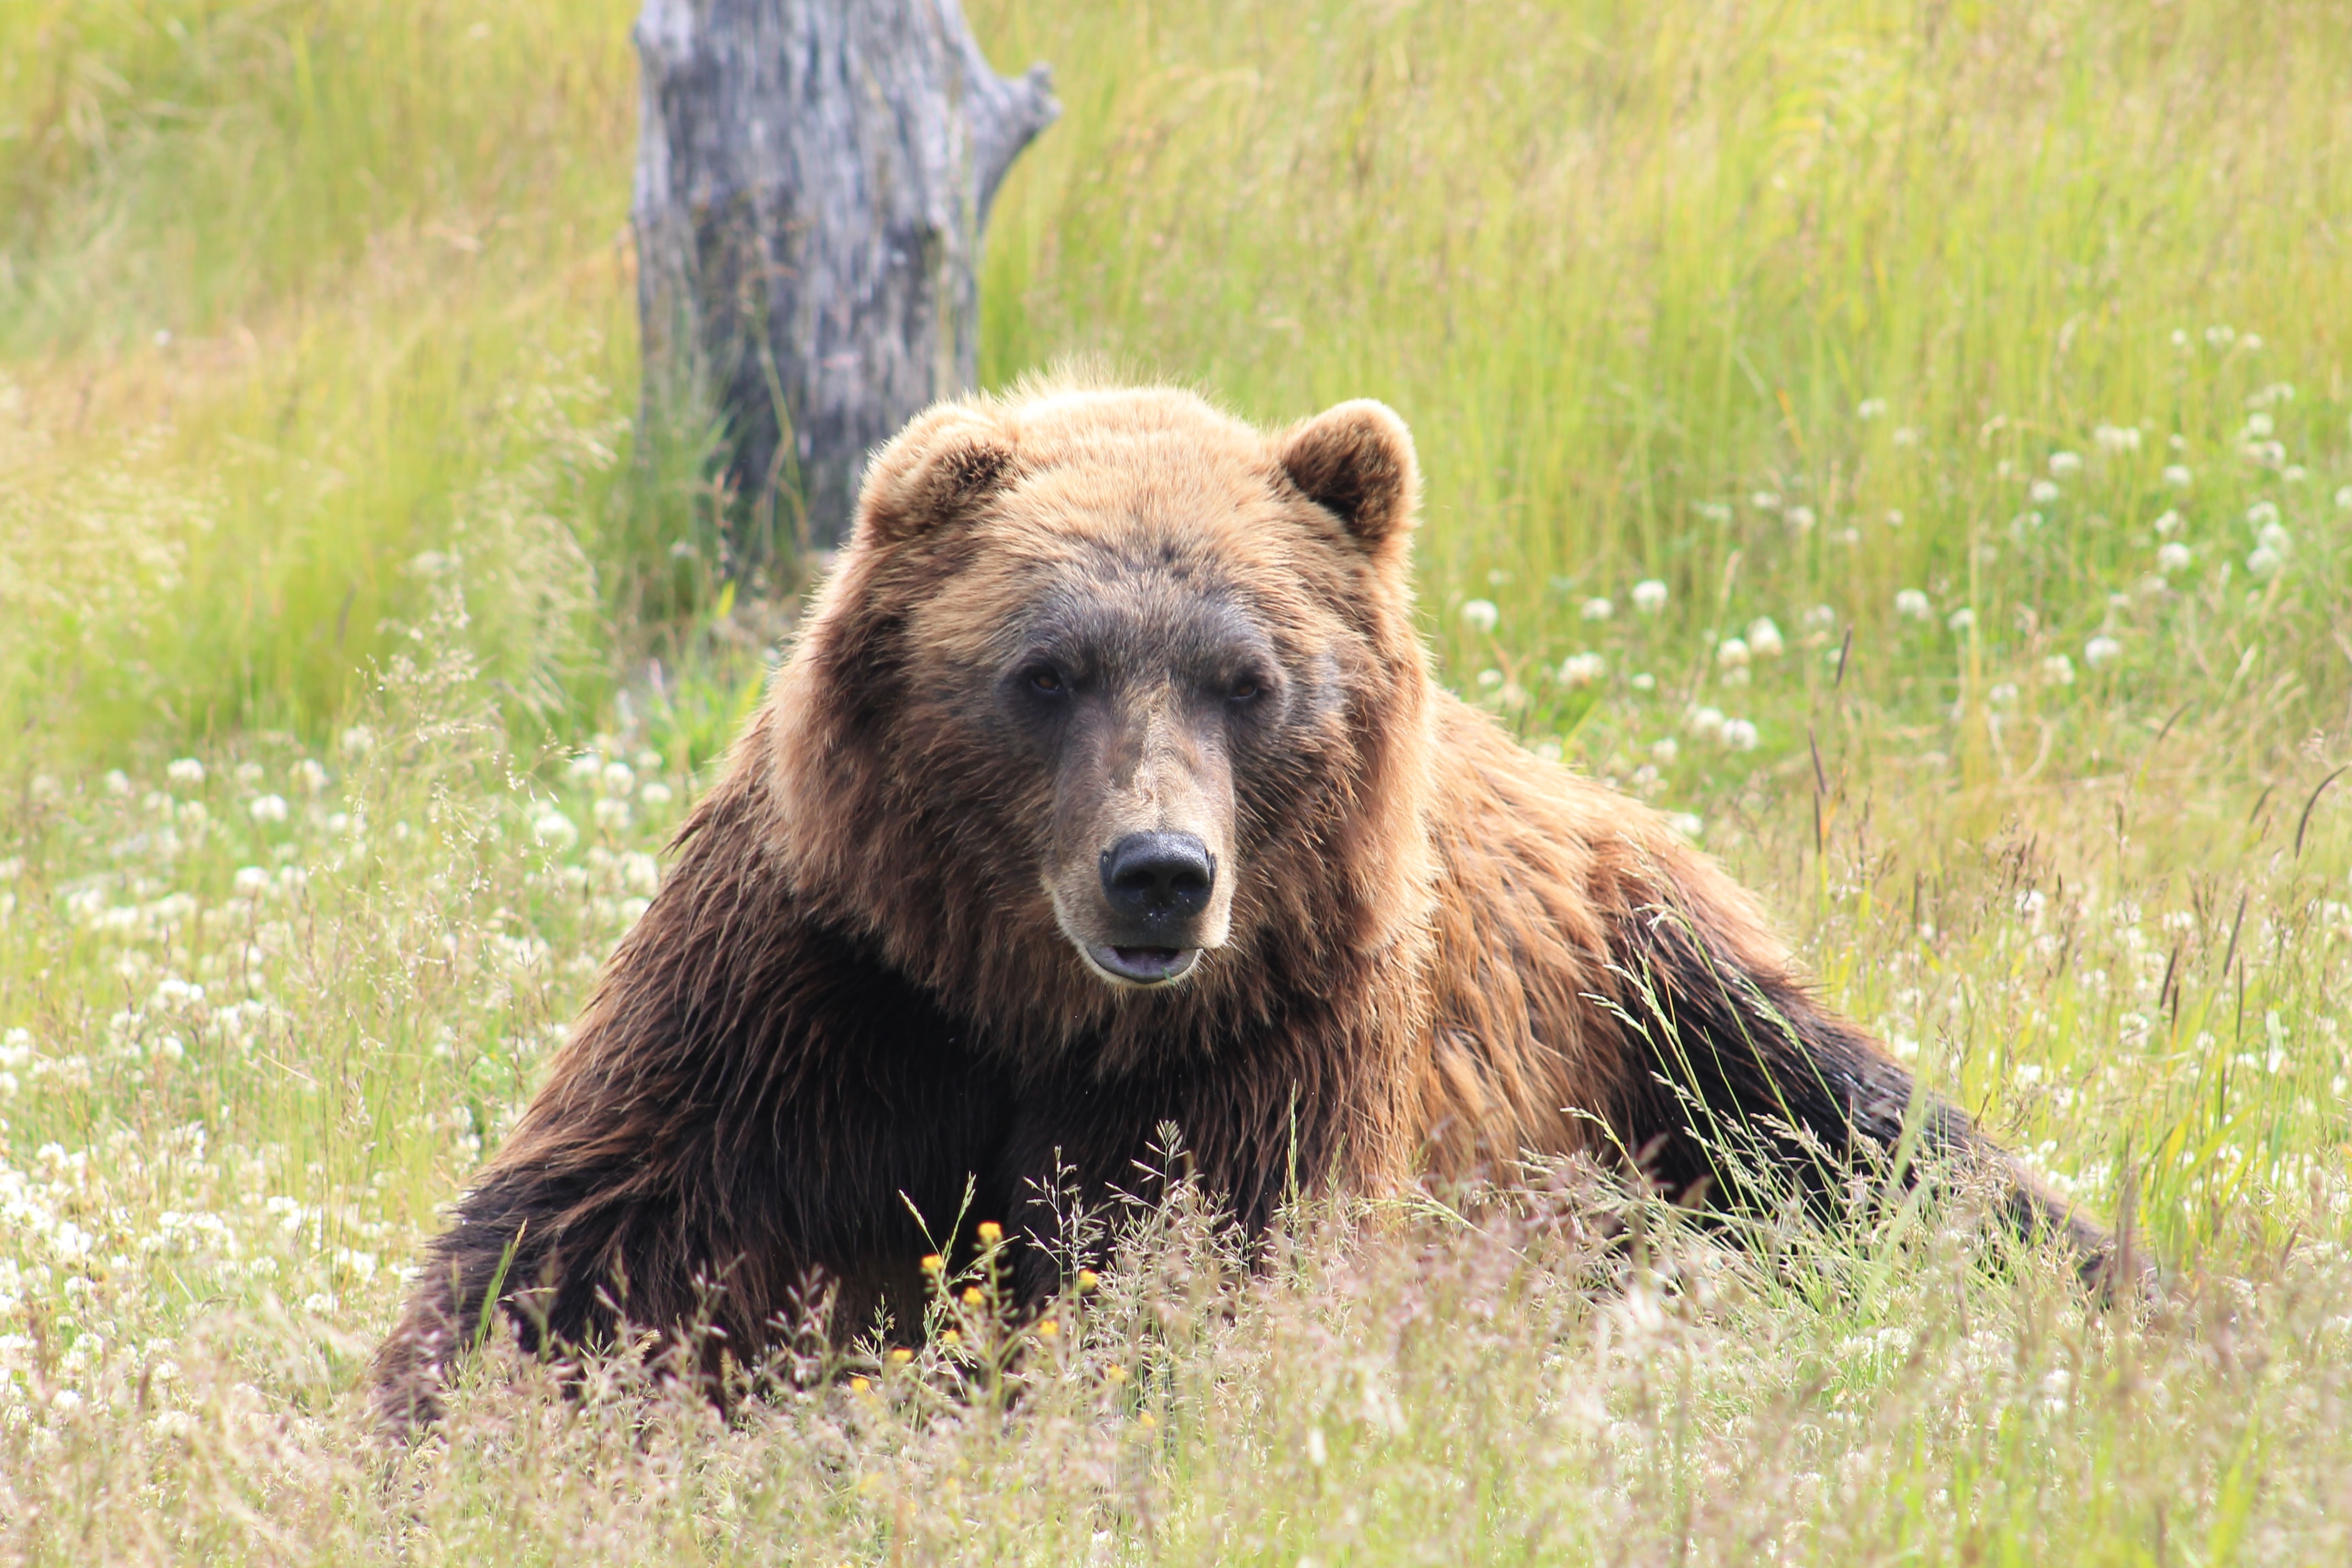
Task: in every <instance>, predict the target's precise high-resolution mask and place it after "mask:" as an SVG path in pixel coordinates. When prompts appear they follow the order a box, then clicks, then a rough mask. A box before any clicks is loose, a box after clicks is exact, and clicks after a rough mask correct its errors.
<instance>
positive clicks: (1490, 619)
mask: <svg viewBox="0 0 2352 1568" xmlns="http://www.w3.org/2000/svg"><path fill="white" fill-rule="evenodd" d="M1502 619H1503V612H1502V611H1500V610H1498V609H1496V607H1495V601H1494V600H1492V599H1472V600H1469V601H1468V602H1467V603H1465V605H1463V606H1462V624H1463V625H1464V626H1468V627H1469V628H1470V629H1471V630H1472V631H1474V632H1476V633H1477V634H1478V635H1479V636H1480V637H1485V636H1486V635H1487V634H1489V633H1491V632H1492V631H1493V630H1494V629H1495V628H1496V626H1499V625H1500V624H1501V623H1502Z"/></svg>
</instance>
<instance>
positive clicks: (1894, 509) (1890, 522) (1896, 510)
mask: <svg viewBox="0 0 2352 1568" xmlns="http://www.w3.org/2000/svg"><path fill="white" fill-rule="evenodd" d="M1886 526H1887V527H1889V528H1900V527H1902V526H1903V509H1902V508H1901V507H1899V506H1891V507H1888V508H1887V509H1886Z"/></svg>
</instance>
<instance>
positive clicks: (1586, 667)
mask: <svg viewBox="0 0 2352 1568" xmlns="http://www.w3.org/2000/svg"><path fill="white" fill-rule="evenodd" d="M1608 673H1609V661H1608V660H1607V659H1605V658H1601V656H1600V655H1599V654H1597V653H1580V654H1571V655H1570V656H1569V658H1566V659H1565V660H1563V661H1562V662H1561V664H1560V667H1559V680H1560V684H1561V685H1563V686H1590V685H1591V684H1592V683H1593V682H1594V681H1596V680H1599V679H1601V677H1602V676H1604V675H1606V674H1608Z"/></svg>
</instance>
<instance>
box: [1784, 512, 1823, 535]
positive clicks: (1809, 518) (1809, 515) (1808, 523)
mask: <svg viewBox="0 0 2352 1568" xmlns="http://www.w3.org/2000/svg"><path fill="white" fill-rule="evenodd" d="M1783 515H1785V516H1786V517H1787V518H1788V520H1789V526H1790V527H1791V528H1793V529H1795V530H1796V531H1798V532H1799V533H1803V532H1806V531H1810V530H1811V528H1812V526H1813V524H1814V522H1815V521H1818V520H1817V519H1816V518H1815V517H1814V516H1813V509H1812V508H1811V507H1809V506H1792V507H1790V509H1789V510H1788V511H1787V512H1786V513H1785V514H1783Z"/></svg>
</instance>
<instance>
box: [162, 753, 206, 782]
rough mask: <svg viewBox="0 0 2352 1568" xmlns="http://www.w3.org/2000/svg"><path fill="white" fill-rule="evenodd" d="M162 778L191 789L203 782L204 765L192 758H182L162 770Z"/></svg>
mask: <svg viewBox="0 0 2352 1568" xmlns="http://www.w3.org/2000/svg"><path fill="white" fill-rule="evenodd" d="M163 776H164V777H165V778H167V779H170V780H171V781H172V782H173V784H181V785H184V786H185V787H188V788H191V789H193V788H194V787H195V786H196V785H197V784H202V783H204V782H205V764H204V763H200V762H198V761H196V759H195V758H194V757H182V758H180V759H179V760H178V761H177V762H175V763H172V765H171V766H169V767H167V768H165V769H164V770H163Z"/></svg>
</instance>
